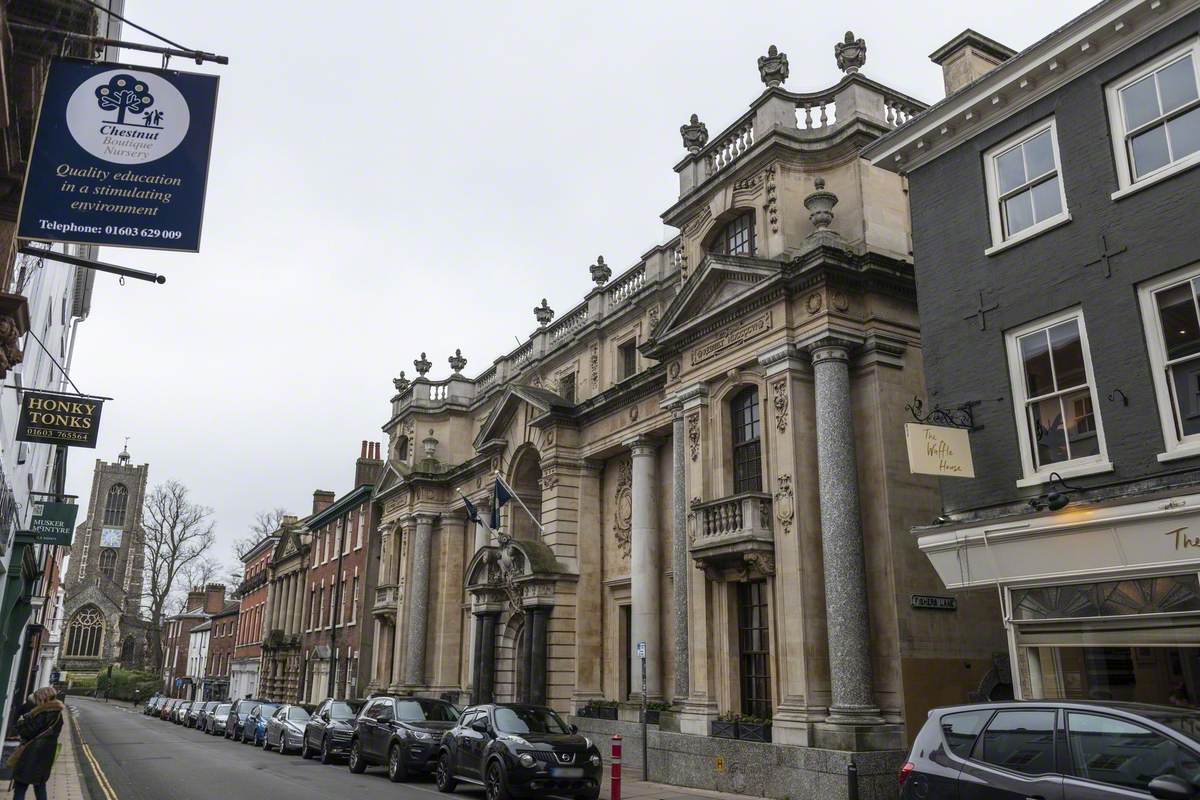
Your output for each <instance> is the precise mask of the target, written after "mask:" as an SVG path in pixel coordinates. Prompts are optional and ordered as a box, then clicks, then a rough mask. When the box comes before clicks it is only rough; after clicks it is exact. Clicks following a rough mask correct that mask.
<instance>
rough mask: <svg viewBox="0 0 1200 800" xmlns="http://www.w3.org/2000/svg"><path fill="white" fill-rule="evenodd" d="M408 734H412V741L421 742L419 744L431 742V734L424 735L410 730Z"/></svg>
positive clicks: (423, 732)
mask: <svg viewBox="0 0 1200 800" xmlns="http://www.w3.org/2000/svg"><path fill="white" fill-rule="evenodd" d="M409 733H410V734H412V737H413V738H414V739H416V740H418V741H421V742H428V741H432V740H433V734H432V733H426V732H425V731H414V730H410V731H409Z"/></svg>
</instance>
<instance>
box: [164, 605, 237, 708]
mask: <svg viewBox="0 0 1200 800" xmlns="http://www.w3.org/2000/svg"><path fill="white" fill-rule="evenodd" d="M224 605H225V587H224V586H222V585H220V584H217V583H212V584H209V585H208V586H207V587H205V588H203V589H192V590H191V591H190V592H188V596H187V600H186V601H185V602H184V605H183V608H184V610H183V611H181V612H180V613H178V614H175V615H173V616H170V617H168V618H167V620H166V623H165V625H164V631H165V633H164V635H163V651H164V652H163V691H164V692H166V693H167V694H169V695H170V696H172V697H191V696H192V684H193V680H192V676H190V675H189V674H188V643H189V641H190V639H191V634H192V630H193V629H194V628H195V627H196V626H197V625H200V624H201V623H203V622H205V621H206V620H207V619H208V618H209V617H211V616H212V615H213V614H215V613H217V612H218V611H220V610H221V609H222V608H223V607H224Z"/></svg>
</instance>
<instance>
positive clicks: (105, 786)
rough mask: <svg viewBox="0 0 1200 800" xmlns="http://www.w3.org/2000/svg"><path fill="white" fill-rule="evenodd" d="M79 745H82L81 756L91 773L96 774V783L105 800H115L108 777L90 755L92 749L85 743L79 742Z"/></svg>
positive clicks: (114, 793)
mask: <svg viewBox="0 0 1200 800" xmlns="http://www.w3.org/2000/svg"><path fill="white" fill-rule="evenodd" d="M81 744H82V745H83V755H84V756H85V757H86V758H87V760H88V763H89V764H91V765H92V772H94V773H95V774H96V783H98V784H100V788H101V790H103V792H104V797H105V800H117V793H116V792H115V791H113V788H112V784H111V783H109V782H108V776H107V775H105V774H104V770H102V769H100V762H99V761H97V760H96V757H95V756H94V755H92V748H90V747H88V746H87V743H86V742H81Z"/></svg>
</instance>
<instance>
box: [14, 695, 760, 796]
mask: <svg viewBox="0 0 1200 800" xmlns="http://www.w3.org/2000/svg"><path fill="white" fill-rule="evenodd" d="M67 708H68V710H69V711H70V714H68V721H67V728H68V733H69V734H70V735H65V734H64V736H63V737H62V739H61V741H62V751H61V752H60V753H59V757H58V760H57V762H56V763H55V765H54V770H53V772H52V774H51V779H50V783H49V785H48V787H47V788H48V790H49V800H162V798H170V800H214V798H219V800H262V798H264V797H284V798H287V800H329V798H331V797H353V798H355V800H432V798H433V797H439V798H443V800H444V798H446V795H442V794H440V793H439V792H438V791H437V787H436V786H434V784H433V781H432V779H429V778H418V779H416V780H414V781H412V782H409V783H392V782H391V781H389V780H388V779H387V776H385V775H384V774H383V770H382V769H381V768H371V769H368V770H367V771H366V772H365V773H363V774H362V775H354V774H352V773H351V772H350V771H349V770H348V769H346V767H345V766H344V765H334V766H323V765H322V764H321V763H320V762H318V761H316V760H315V759H314V760H311V761H305V760H304V759H301V758H300V757H299V756H297V755H288V756H281V755H279V754H278V753H276V752H274V751H272V752H264V751H263V750H261V749H260V748H257V747H253V746H251V745H244V744H238V743H234V742H231V741H228V740H226V739H224V738H221V737H217V736H206V735H205V734H203V733H201V732H200V731H194V730H188V729H185V728H182V727H180V726H178V725H172V724H170V723H169V722H164V721H162V720H158V719H153V718H151V717H147V716H145V715H144V714H142V713H141V709H140V708H132V707H131V706H129V704H127V703H126V704H118V703H117V702H116V701H113V702H111V703H104V702H103V701H97V700H93V699H91V698H85V697H70V698H68V699H67ZM604 771H605V785H604V790H603V791H602V792H601V795H600V796H601V798H603V799H604V800H609V787H608V780H607V776H608V773H609V770H608V768H607V764H606V766H605V770H604ZM639 777H640V776H639V775H638V774H637V773H636V772H633V773H631V772H629V771H626V772H625V774H624V776H623V778H624V779H623V781H622V786H621V797H622V800H699V799H700V798H710V800H753V799H752V798H748V797H746V796H745V795H736V794H725V793H721V792H709V791H704V790H702V789H687V788H680V787H674V786H667V785H664V784H661V783H648V782H645V781H641V780H637V778H639ZM11 796H12V792H11V790H9V787H8V783H7V782H5V783H4V784H3V785H2V786H0V800H5V798H10V797H11ZM453 796H457V797H462V798H468V799H469V800H483V797H484V794H483V790H482V789H478V790H476V789H472V788H470V787H460V788H459V790H458V791H457V792H456V793H455V795H453ZM28 798H29V800H32V798H33V794H32V792H31V793H30V794H29V795H28Z"/></svg>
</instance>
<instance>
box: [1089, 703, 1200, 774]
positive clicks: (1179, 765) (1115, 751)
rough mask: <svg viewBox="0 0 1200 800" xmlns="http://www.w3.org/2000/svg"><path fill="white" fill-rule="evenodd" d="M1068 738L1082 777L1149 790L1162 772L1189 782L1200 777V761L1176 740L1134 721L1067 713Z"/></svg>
mask: <svg viewBox="0 0 1200 800" xmlns="http://www.w3.org/2000/svg"><path fill="white" fill-rule="evenodd" d="M1067 727H1068V730H1069V734H1068V738H1067V741H1068V743H1069V745H1070V749H1071V760H1072V761H1074V762H1075V769H1076V771H1077V772H1078V773H1079V775H1080V777H1083V778H1087V779H1088V780H1093V781H1099V782H1101V783H1107V784H1111V785H1114V786H1125V787H1128V788H1130V789H1139V790H1141V791H1149V789H1148V788H1147V787H1148V786H1149V784H1150V781H1151V780H1153V779H1154V778H1157V777H1158V776H1159V775H1176V776H1178V777H1180V778H1183V779H1184V780H1185V781H1188V782H1189V783H1193V782H1195V781H1196V780H1197V779H1200V762H1197V760H1196V757H1195V756H1193V755H1191V754H1190V753H1188V752H1187V751H1185V750H1184V749H1183V748H1181V747H1180V746H1179V745H1177V744H1176V743H1175V742H1174V741H1173V740H1171V739H1168V738H1167V737H1166V736H1163V735H1162V734H1159V733H1155V732H1154V731H1152V730H1150V729H1148V728H1143V727H1142V726H1141V725H1135V724H1133V723H1132V722H1126V721H1124V720H1119V719H1114V718H1112V717H1103V716H1100V715H1098V714H1081V713H1075V712H1072V713H1070V714H1068V715H1067Z"/></svg>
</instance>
